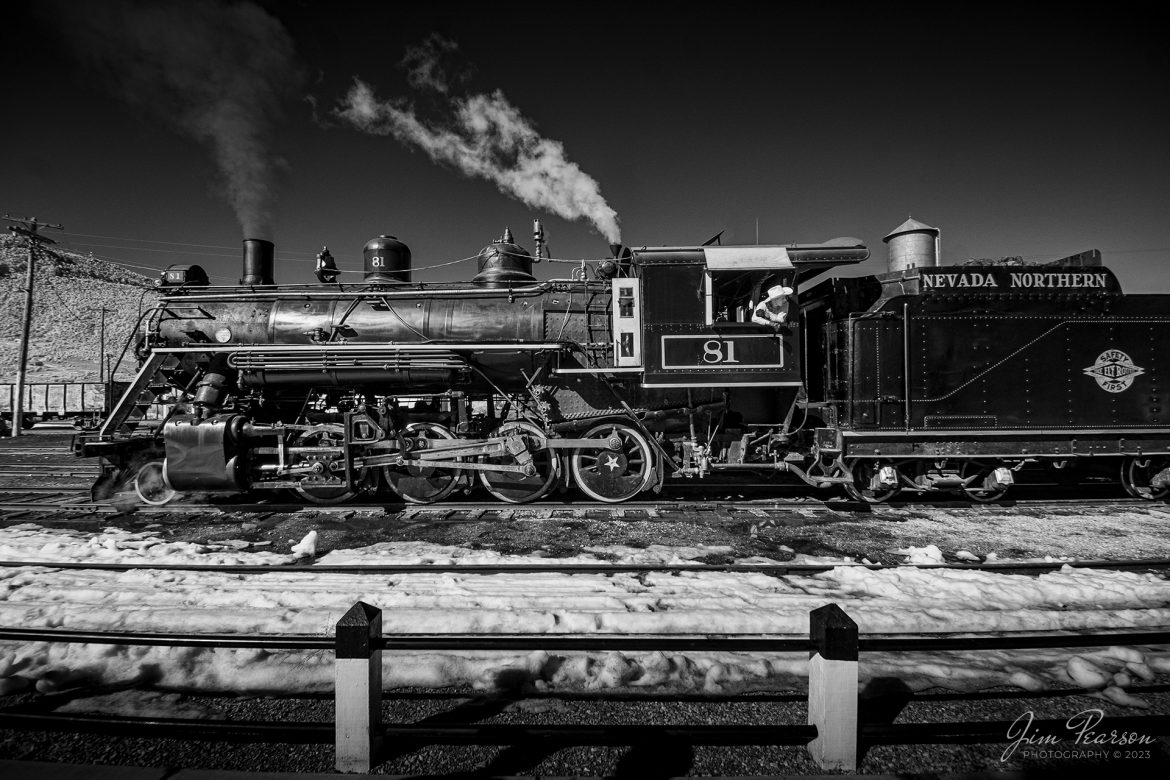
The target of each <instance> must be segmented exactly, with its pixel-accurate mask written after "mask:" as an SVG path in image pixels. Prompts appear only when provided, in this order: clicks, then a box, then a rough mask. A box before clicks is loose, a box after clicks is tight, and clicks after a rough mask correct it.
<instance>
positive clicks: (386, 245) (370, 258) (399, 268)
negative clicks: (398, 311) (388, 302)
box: [362, 234, 410, 284]
mask: <svg viewBox="0 0 1170 780" xmlns="http://www.w3.org/2000/svg"><path fill="white" fill-rule="evenodd" d="M362 256H363V257H364V258H365V263H366V270H365V274H366V281H367V282H369V283H373V284H408V283H409V282H410V247H408V246H407V245H406V244H404V243H402V242H401V241H399V240H398V239H397V238H395V237H394V236H387V235H385V234H383V235H380V236H378V237H377V238H371V239H370V240H369V241H367V242H366V245H365V247H364V248H363V249H362Z"/></svg>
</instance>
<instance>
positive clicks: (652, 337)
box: [614, 238, 869, 422]
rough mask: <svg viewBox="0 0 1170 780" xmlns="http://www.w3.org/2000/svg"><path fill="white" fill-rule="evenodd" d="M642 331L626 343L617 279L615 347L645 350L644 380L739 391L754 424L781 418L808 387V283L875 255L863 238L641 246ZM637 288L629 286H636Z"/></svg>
mask: <svg viewBox="0 0 1170 780" xmlns="http://www.w3.org/2000/svg"><path fill="white" fill-rule="evenodd" d="M633 256H634V262H633V268H634V275H635V276H636V277H637V279H636V281H637V283H638V285H639V289H638V292H640V297H641V304H642V305H641V311H640V312H639V314H640V319H641V328H640V333H639V334H636V336H635V337H625V338H626V339H627V342H626V345H625V350H623V341H622V339H623V335H622V328H621V320H622V317H621V314H622V312H623V304H622V301H623V298H622V295H623V290H622V287H623V285H622V281H623V280H621V279H615V280H614V285H615V293H614V295H615V297H614V300H615V306H614V311H615V328H614V331H615V342H616V343H615V354H616V355H617V356H618V359H619V360H620V359H621V356H622V354H623V351H631V349H630V345H629V342H630V341H633V344H632V347H633V350H632V351H636V352H637V353H639V354H640V356H641V366H640V367H641V370H642V383H641V384H642V387H643V388H647V389H656V390H662V391H670V390H683V391H688V390H692V389H699V388H703V389H708V390H710V389H722V390H724V391H727V392H734V393H735V394H736V396H737V398H738V399H739V400H740V403H738V404H737V407H738V408H740V409H745V410H750V412H749V414H750V416H751V417H752V418H758V420H757V419H753V420H749V422H756V421H759V422H765V421H767V422H774V421H775V420H777V419H780V418H781V417H783V415H784V414H785V412H786V411H787V409H788V408H789V407H790V406H791V404H792V401H793V399H794V398H795V397H796V395H797V393H798V391H799V389H800V388H801V387H802V385H803V359H802V355H803V329H802V327H801V318H800V316H799V295H800V288H801V285H802V283H803V282H804V281H805V280H807V279H809V278H811V277H812V276H815V275H817V274H819V273H821V272H822V271H824V270H826V269H828V268H832V267H834V266H838V265H844V264H852V263H857V262H860V261H862V260H864V259H866V258H867V257H868V256H869V252H868V250H867V249H866V248H865V246H864V245H863V244H862V243H861V242H860V241H859V240H857V239H852V238H847V239H834V240H833V241H830V242H826V243H824V244H791V245H786V246H700V247H654V248H649V247H644V248H642V249H636V250H634V251H633ZM630 292H631V291H626V293H630Z"/></svg>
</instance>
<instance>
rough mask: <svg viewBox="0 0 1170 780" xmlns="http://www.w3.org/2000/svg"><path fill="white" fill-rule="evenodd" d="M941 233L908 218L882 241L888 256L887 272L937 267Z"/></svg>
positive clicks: (936, 229)
mask: <svg viewBox="0 0 1170 780" xmlns="http://www.w3.org/2000/svg"><path fill="white" fill-rule="evenodd" d="M940 234H941V231H940V230H939V229H938V228H933V227H931V226H930V225H926V224H923V223H922V222H919V221H918V220H916V219H913V218H910V219H907V220H906V221H905V222H903V223H902V224H901V225H899V226H898V227H896V228H894V230H893V231H892V232H890V234H889V235H887V236H886V237H885V238H883V239H882V241H885V242H886V245H887V253H888V255H889V271H890V273H897V272H901V271H906V270H908V269H911V268H933V267H934V266H936V265H938V247H939V235H940Z"/></svg>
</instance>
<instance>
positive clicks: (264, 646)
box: [0, 627, 1170, 653]
mask: <svg viewBox="0 0 1170 780" xmlns="http://www.w3.org/2000/svg"><path fill="white" fill-rule="evenodd" d="M0 641H5V642H60V643H64V644H108V645H123V646H133V647H204V648H222V649H245V648H246V649H261V650H322V651H329V650H332V649H334V647H335V642H336V640H335V638H334V637H332V636H309V635H303V634H300V635H294V634H289V635H285V636H261V635H248V634H182V633H166V632H153V631H80V630H75V629H59V628H35V629H34V628H7V627H0ZM373 644H374V645H375V646H377V647H380V648H382V649H384V650H387V651H407V650H412V651H417V650H426V651H459V652H464V651H469V650H473V651H485V650H496V651H512V652H530V651H532V650H545V651H549V652H570V651H594V652H609V651H618V650H626V651H632V652H657V651H672V652H688V651H689V652H729V653H736V652H745V653H786V652H808V651H809V650H811V649H812V648H813V643H812V640H811V639H810V638H809V637H808V636H807V635H805V636H785V635H777V636H761V635H759V634H720V635H663V634H644V635H631V634H604V633H599V634H586V635H580V634H578V635H562V634H522V635H515V634H508V635H505V634H499V635H493V634H386V635H383V636H382V637H381V638H380V639H377V640H374V642H373ZM1167 644H1170V629H1162V630H1156V631H1111V632H1104V633H1101V632H1098V633H1068V632H1065V633H1061V632H1032V631H1020V632H1011V633H1007V634H997V635H986V634H974V633H964V632H946V633H921V634H862V635H861V636H860V637H859V638H858V650H859V651H863V652H922V651H935V650H963V651H968V650H1003V649H1028V648H1050V647H1103V646H1108V645H1143V646H1145V645H1167Z"/></svg>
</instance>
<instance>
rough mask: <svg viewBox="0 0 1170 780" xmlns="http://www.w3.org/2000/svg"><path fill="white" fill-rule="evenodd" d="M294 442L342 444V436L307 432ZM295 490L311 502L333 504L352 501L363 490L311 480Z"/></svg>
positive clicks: (327, 444) (314, 444) (309, 444)
mask: <svg viewBox="0 0 1170 780" xmlns="http://www.w3.org/2000/svg"><path fill="white" fill-rule="evenodd" d="M293 444H294V446H302V447H306V446H308V447H311V446H331V445H332V446H341V437H340V436H338V435H331V434H329V433H323V432H313V433H305V434H301V435H300V436H298V437H297V438H296V439H295V440H294V441H293ZM293 492H294V493H296V495H297V496H299V497H300V498H303V499H304V500H305V501H308V502H309V503H310V504H320V505H322V506H332V505H333V504H344V503H345V502H346V501H351V500H353V499H354V498H357V497H358V496H359V495H361V493H362V492H363V491H362V490H361V489H360V488H358V489H354V488H351V487H344V486H338V485H319V484H314V483H313V482H312V481H311V480H310V481H308V482H305V481H303V480H302V481H301V483H300V484H298V485H297V486H296V487H295V488H293Z"/></svg>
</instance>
